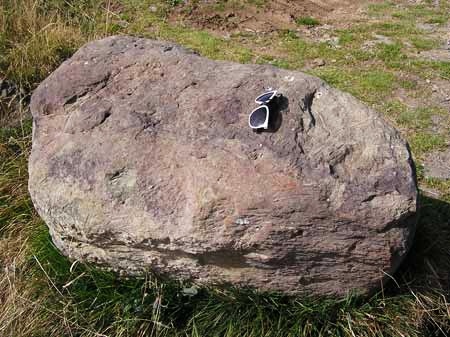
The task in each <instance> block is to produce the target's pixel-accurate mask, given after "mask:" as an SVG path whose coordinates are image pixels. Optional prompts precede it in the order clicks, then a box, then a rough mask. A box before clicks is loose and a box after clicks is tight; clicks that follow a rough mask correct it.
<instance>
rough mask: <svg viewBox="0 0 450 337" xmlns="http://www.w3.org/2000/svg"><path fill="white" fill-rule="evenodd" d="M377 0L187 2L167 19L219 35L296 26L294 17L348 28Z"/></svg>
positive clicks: (363, 15)
mask: <svg viewBox="0 0 450 337" xmlns="http://www.w3.org/2000/svg"><path fill="white" fill-rule="evenodd" d="M379 2H381V1H380V0H371V1H368V0H365V1H364V0H363V1H356V0H307V1H289V0H276V1H267V2H264V3H263V2H261V3H259V4H258V3H257V2H256V1H254V2H234V1H226V2H224V1H206V0H203V1H195V2H194V1H188V2H186V3H184V4H183V5H180V6H177V7H176V8H175V9H174V10H173V11H172V12H171V14H170V16H169V21H171V22H182V23H184V24H187V25H189V26H191V27H195V28H200V29H207V30H210V31H213V32H216V33H219V34H224V33H225V32H227V33H236V32H242V31H252V32H258V33H269V32H272V31H275V30H279V29H295V28H298V25H297V24H296V19H298V18H301V17H312V18H315V19H317V20H318V21H319V22H320V23H321V24H325V23H326V24H330V25H333V26H335V27H340V28H341V27H342V28H343V27H347V26H349V25H351V24H352V23H354V22H357V21H362V20H365V19H366V14H365V13H366V9H367V6H368V5H369V4H372V3H379Z"/></svg>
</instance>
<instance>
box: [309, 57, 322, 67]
mask: <svg viewBox="0 0 450 337" xmlns="http://www.w3.org/2000/svg"><path fill="white" fill-rule="evenodd" d="M312 64H313V65H314V66H316V67H323V66H324V65H325V60H324V59H321V58H316V59H314V60H313V61H312Z"/></svg>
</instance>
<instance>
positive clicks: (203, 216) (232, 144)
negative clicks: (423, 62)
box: [29, 37, 417, 295]
mask: <svg viewBox="0 0 450 337" xmlns="http://www.w3.org/2000/svg"><path fill="white" fill-rule="evenodd" d="M267 87H273V88H276V89H278V90H279V91H280V92H281V93H282V95H283V96H282V97H281V98H279V99H277V101H276V102H275V104H273V106H272V112H271V121H270V123H271V129H270V130H268V131H267V132H259V133H257V132H253V131H252V130H251V129H250V128H249V127H248V124H247V123H248V113H249V112H250V111H251V110H252V109H253V108H254V107H255V103H254V99H255V97H256V96H257V95H259V94H260V93H261V92H263V90H264V88H267ZM31 108H32V113H33V117H34V127H33V149H32V153H31V157H30V164H29V169H30V170H29V172H30V180H29V189H30V193H31V196H32V199H33V202H34V204H35V207H36V209H37V211H38V212H39V214H40V215H41V216H42V218H43V219H44V220H45V221H46V223H47V224H48V226H49V228H50V233H51V236H52V238H53V240H54V242H55V244H56V245H57V246H58V247H59V248H60V249H61V251H62V252H63V253H64V254H66V255H68V256H69V257H71V258H73V259H80V260H84V261H94V262H97V263H100V264H103V265H105V266H109V267H112V268H114V269H116V270H121V271H124V272H125V273H129V274H139V273H142V272H143V271H145V270H149V269H151V270H154V271H156V272H158V273H163V274H168V275H171V276H173V277H176V278H183V279H184V278H187V279H192V280H195V281H197V282H200V283H222V282H225V283H233V284H238V285H250V286H254V287H257V288H260V289H270V290H279V291H284V292H287V293H308V294H320V295H328V294H337V295H342V294H346V293H347V292H349V291H356V292H359V293H362V294H365V293H368V292H371V291H373V290H375V289H377V288H378V287H380V285H381V283H382V282H383V281H384V280H386V279H387V276H386V275H387V274H392V273H393V272H394V271H395V269H396V268H397V267H398V265H399V263H400V262H401V260H402V259H403V257H404V256H405V254H406V252H407V251H408V249H409V247H410V245H411V241H412V238H413V235H414V227H415V212H416V197H417V188H416V182H415V174H414V169H413V164H412V161H411V156H410V153H409V150H408V148H407V145H406V143H405V142H404V141H403V140H402V139H401V137H400V135H399V134H398V132H397V131H395V130H394V129H393V128H392V127H390V126H389V125H388V124H387V123H386V122H385V121H383V119H382V118H380V117H379V116H378V115H377V114H376V113H375V112H374V111H373V110H371V109H369V108H368V107H367V106H365V105H363V104H362V103H360V102H358V101H357V100H356V99H355V98H354V97H352V96H351V95H348V94H345V93H341V92H339V91H337V90H335V89H333V88H330V87H329V86H328V85H326V84H325V83H324V82H323V81H321V80H320V79H318V78H314V77H311V76H309V75H305V74H303V73H300V72H294V71H287V70H282V69H278V68H275V67H272V66H266V65H242V64H235V63H228V62H216V61H211V60H207V59H205V58H202V57H200V56H198V55H196V54H195V53H193V52H190V51H187V50H185V49H183V48H181V47H179V46H177V45H174V44H171V43H164V42H157V41H152V40H145V39H137V38H131V37H110V38H107V39H104V40H100V41H96V42H92V43H89V44H87V45H86V46H84V47H83V48H81V49H80V50H79V51H78V52H77V53H76V54H75V55H74V56H73V57H72V58H71V59H70V60H68V61H66V62H65V63H64V64H63V65H61V67H60V68H59V69H57V70H56V71H55V72H54V73H53V74H52V75H50V76H49V77H48V78H47V79H46V80H45V81H44V82H43V83H42V84H41V85H40V86H39V88H38V89H37V90H36V91H35V93H34V95H33V97H32V102H31Z"/></svg>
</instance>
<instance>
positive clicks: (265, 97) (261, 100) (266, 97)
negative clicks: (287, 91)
mask: <svg viewBox="0 0 450 337" xmlns="http://www.w3.org/2000/svg"><path fill="white" fill-rule="evenodd" d="M274 94H275V92H274V91H268V92H265V93H264V94H262V95H260V96H258V97H257V98H256V100H255V101H256V102H257V103H269V102H270V101H271V100H272V98H273V96H274Z"/></svg>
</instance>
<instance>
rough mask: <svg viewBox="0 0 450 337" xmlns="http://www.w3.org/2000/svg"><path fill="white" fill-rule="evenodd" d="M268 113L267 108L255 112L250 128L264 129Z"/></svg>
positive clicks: (251, 117)
mask: <svg viewBox="0 0 450 337" xmlns="http://www.w3.org/2000/svg"><path fill="white" fill-rule="evenodd" d="M268 113H269V109H267V107H265V106H262V107H259V108H257V109H255V110H253V112H252V114H251V115H250V126H251V127H252V128H255V129H257V128H262V127H264V124H265V123H266V120H267V114H268Z"/></svg>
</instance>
